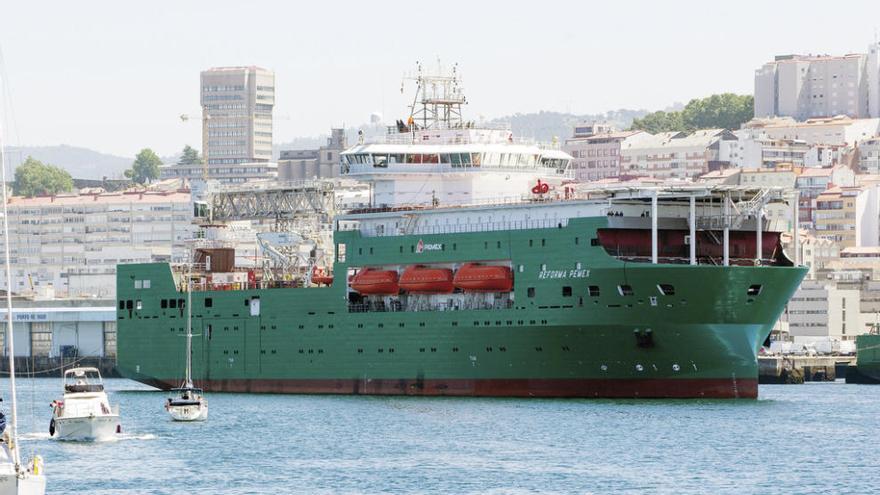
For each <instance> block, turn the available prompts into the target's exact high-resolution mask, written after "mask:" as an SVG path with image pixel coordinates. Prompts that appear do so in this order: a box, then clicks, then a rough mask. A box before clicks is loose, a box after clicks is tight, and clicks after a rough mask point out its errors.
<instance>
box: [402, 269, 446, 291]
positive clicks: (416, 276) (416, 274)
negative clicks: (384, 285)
mask: <svg viewBox="0 0 880 495" xmlns="http://www.w3.org/2000/svg"><path fill="white" fill-rule="evenodd" d="M400 288H401V289H403V290H405V291H407V292H410V293H413V294H449V293H451V292H452V291H453V290H454V289H455V287H453V285H452V270H450V269H448V268H429V267H426V266H424V265H414V266H410V267H407V268H406V270H404V271H403V275H401V276H400Z"/></svg>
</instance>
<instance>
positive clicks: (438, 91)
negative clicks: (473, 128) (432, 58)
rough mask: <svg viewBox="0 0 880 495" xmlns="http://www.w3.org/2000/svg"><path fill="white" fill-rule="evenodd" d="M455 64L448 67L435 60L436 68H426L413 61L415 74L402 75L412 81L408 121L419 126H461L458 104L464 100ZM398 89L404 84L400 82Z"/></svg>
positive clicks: (406, 79) (465, 102) (445, 127)
mask: <svg viewBox="0 0 880 495" xmlns="http://www.w3.org/2000/svg"><path fill="white" fill-rule="evenodd" d="M460 77H461V76H460V74H459V73H458V64H454V65H453V66H452V69H451V70H449V71H447V70H446V69H445V68H444V67H443V65H442V64H441V63H440V61H439V60H438V61H437V71H436V72H429V71H427V70H425V69H424V68H423V67H422V64H421V62H416V72H415V74H408V75H405V76H404V77H403V79H404V82H405V81H415V83H416V94H415V97H414V98H413V102H412V104H411V105H410V107H409V108H410V117H409V121H408V122H407V125H409V126H410V127H412V125H413V124H415V125H416V126H418V128H420V129H454V128H461V127H464V121H463V120H462V117H461V106H462V105H465V104H467V99H466V98H465V96H464V93H463V88H462V87H461V79H460ZM400 89H401V92H402V91H403V85H401V88H400Z"/></svg>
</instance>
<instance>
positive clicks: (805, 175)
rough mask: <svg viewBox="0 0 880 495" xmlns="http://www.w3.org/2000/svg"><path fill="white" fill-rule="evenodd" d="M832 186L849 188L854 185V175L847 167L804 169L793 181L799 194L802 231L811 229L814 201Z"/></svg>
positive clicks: (799, 221)
mask: <svg viewBox="0 0 880 495" xmlns="http://www.w3.org/2000/svg"><path fill="white" fill-rule="evenodd" d="M832 185H838V186H844V187H851V186H855V185H856V175H855V172H853V171H852V169H850V168H849V167H844V166H841V165H837V166H834V167H828V168H804V169H802V170H801V172H800V174H798V176H797V179H796V180H795V187H796V188H797V190H798V192H799V193H800V208H799V212H800V218H799V219H798V223H799V225H800V227H801V228H802V229H812V228H813V226H814V224H813V221H814V216H813V208H814V203H815V199H816V198H817V197H818V196H819V195H820V194H822V192H823V191H825V190H826V189H828V188H829V187H830V186H832Z"/></svg>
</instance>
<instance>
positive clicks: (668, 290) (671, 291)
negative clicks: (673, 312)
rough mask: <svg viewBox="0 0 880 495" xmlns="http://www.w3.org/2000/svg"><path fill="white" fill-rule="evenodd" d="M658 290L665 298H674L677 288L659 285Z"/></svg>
mask: <svg viewBox="0 0 880 495" xmlns="http://www.w3.org/2000/svg"><path fill="white" fill-rule="evenodd" d="M657 290H659V291H660V293H661V294H663V295H664V296H674V295H675V286H674V285H670V284H658V285H657Z"/></svg>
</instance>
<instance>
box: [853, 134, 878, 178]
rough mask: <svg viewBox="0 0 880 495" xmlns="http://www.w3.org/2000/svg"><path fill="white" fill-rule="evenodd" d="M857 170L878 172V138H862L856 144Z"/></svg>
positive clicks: (865, 172)
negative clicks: (857, 151) (862, 139)
mask: <svg viewBox="0 0 880 495" xmlns="http://www.w3.org/2000/svg"><path fill="white" fill-rule="evenodd" d="M858 150H859V153H858V157H859V161H858V164H859V165H858V166H859V172H861V173H863V174H880V138H876V137H875V138H871V139H867V140H864V141H862V142H860V143H859V145H858Z"/></svg>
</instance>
